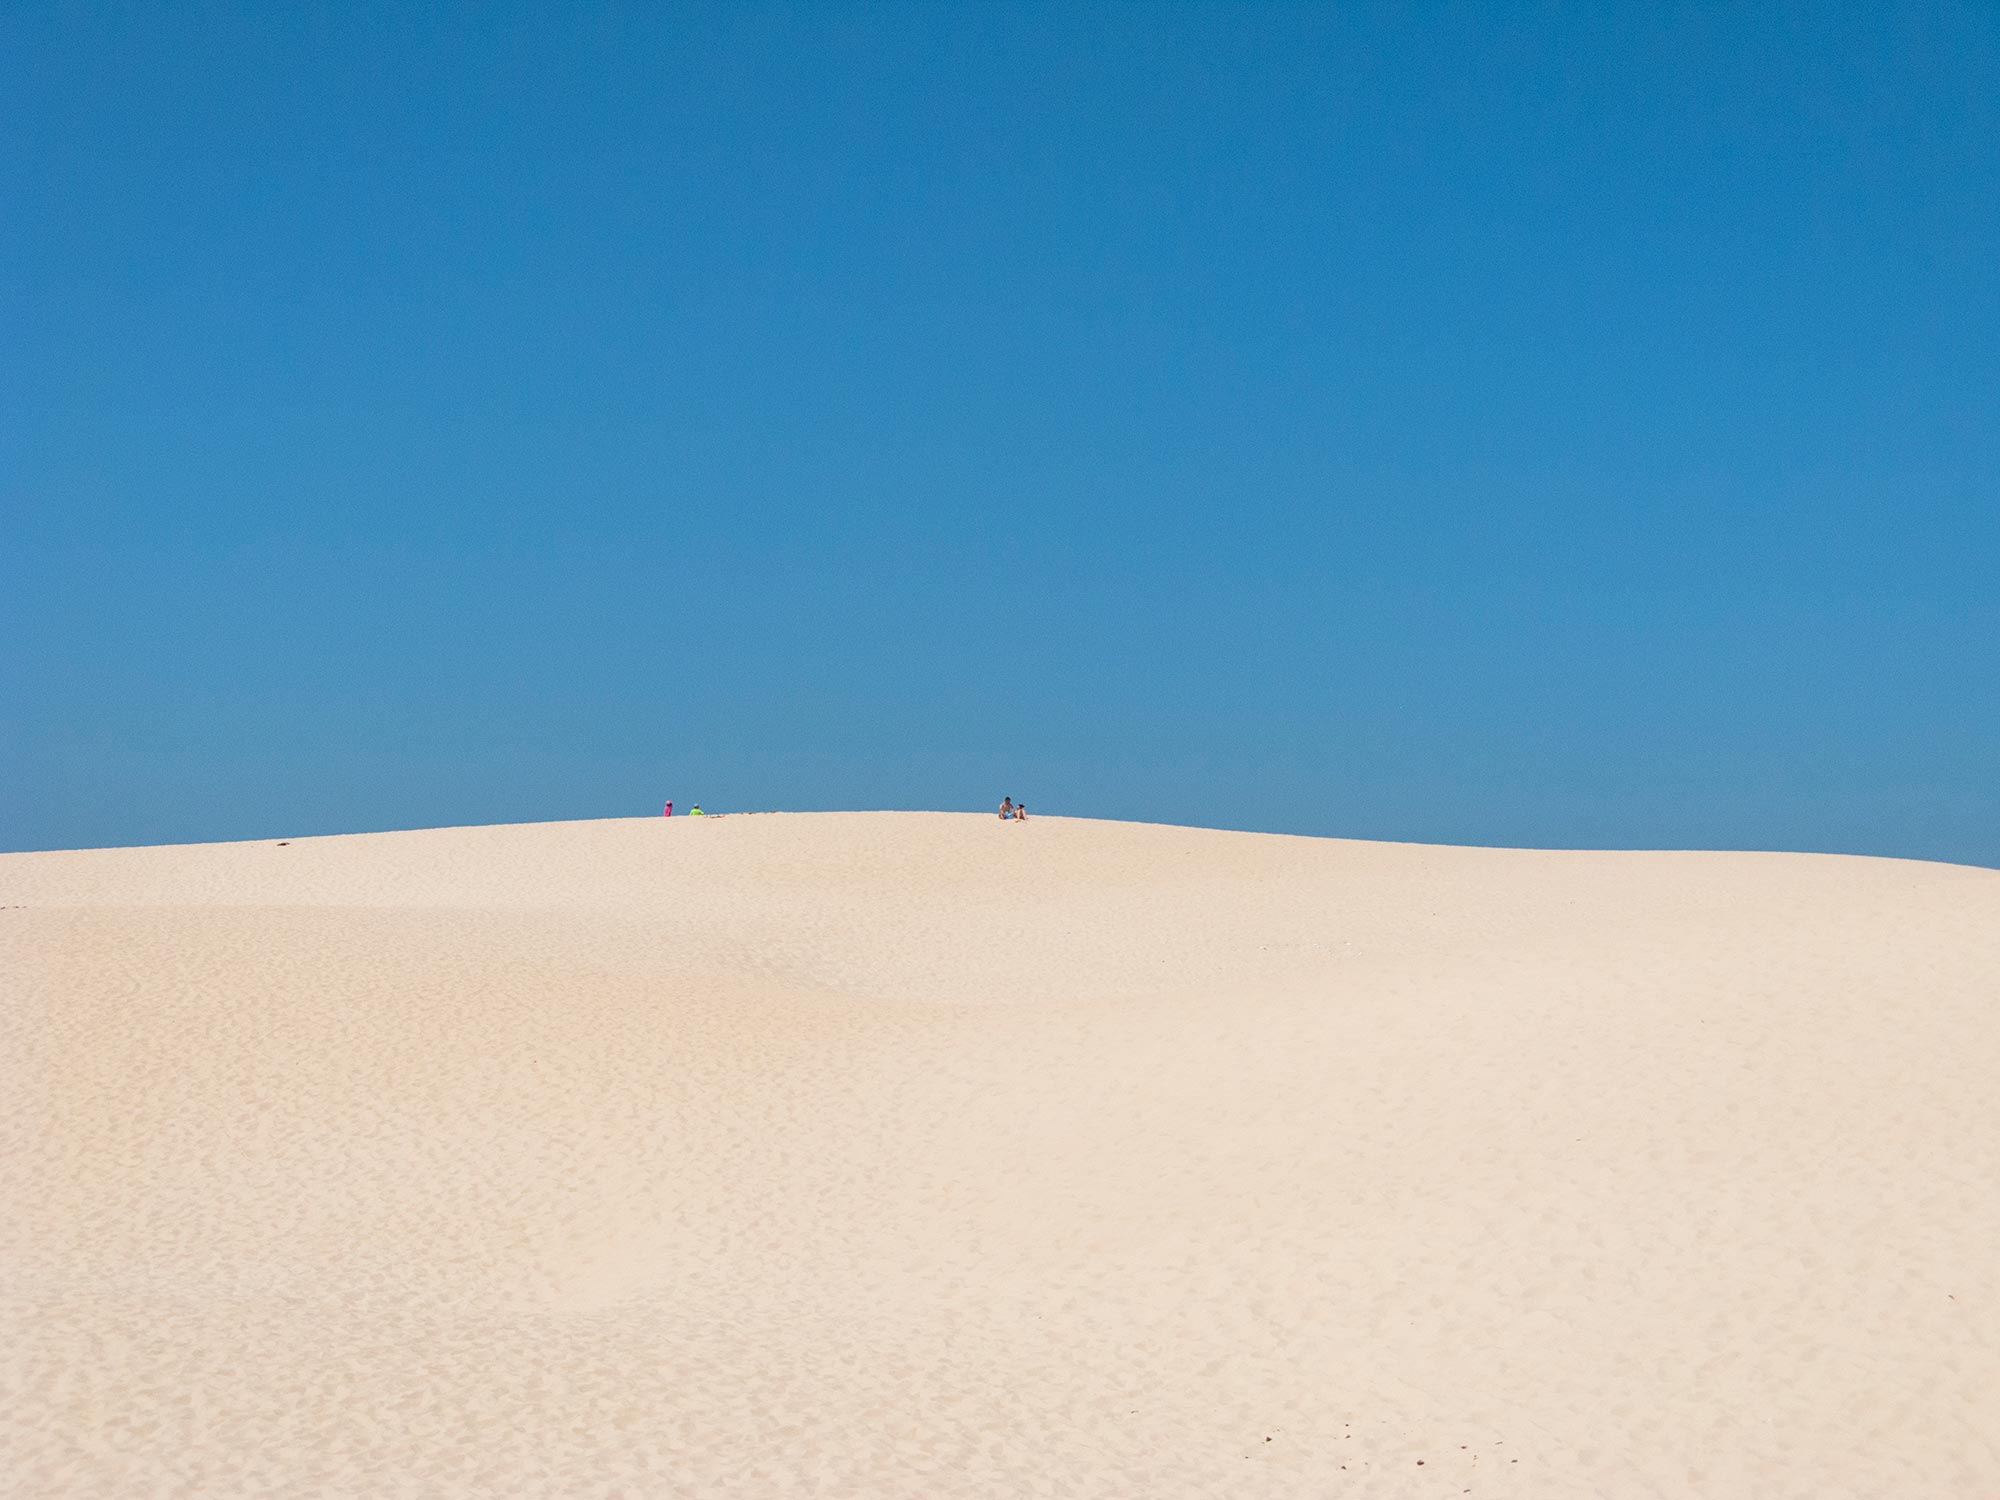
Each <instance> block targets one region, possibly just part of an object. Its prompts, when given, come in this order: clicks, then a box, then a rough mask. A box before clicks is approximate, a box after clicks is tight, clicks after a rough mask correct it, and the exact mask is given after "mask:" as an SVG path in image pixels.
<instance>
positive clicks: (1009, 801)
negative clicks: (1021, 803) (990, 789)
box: [1000, 797, 1014, 823]
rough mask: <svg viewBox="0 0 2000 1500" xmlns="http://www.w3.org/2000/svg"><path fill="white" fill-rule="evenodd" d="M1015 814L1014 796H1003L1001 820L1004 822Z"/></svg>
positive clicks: (1001, 800)
mask: <svg viewBox="0 0 2000 1500" xmlns="http://www.w3.org/2000/svg"><path fill="white" fill-rule="evenodd" d="M1013 816H1014V799H1013V798H1012V797H1002V798H1001V799H1000V821H1001V822H1003V823H1004V822H1006V821H1007V820H1008V819H1009V818H1011V817H1013Z"/></svg>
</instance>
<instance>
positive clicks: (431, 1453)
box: [0, 813, 2000, 1500]
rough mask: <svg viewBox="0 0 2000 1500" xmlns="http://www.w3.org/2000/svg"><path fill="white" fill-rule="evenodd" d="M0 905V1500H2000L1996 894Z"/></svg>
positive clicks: (968, 824)
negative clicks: (446, 1497)
mask: <svg viewBox="0 0 2000 1500" xmlns="http://www.w3.org/2000/svg"><path fill="white" fill-rule="evenodd" d="M0 907H4V908H5V909H4V910H0V964H4V972H5V974H6V975H7V976H8V982H7V985H6V991H5V996H4V1005H0V1038H3V1039H4V1042H5V1053H4V1058H5V1061H4V1064H0V1068H4V1073H0V1085H4V1092H3V1093H0V1097H4V1100H5V1102H4V1104H0V1119H4V1131H5V1154H4V1162H5V1167H4V1175H0V1219H4V1221H5V1226H4V1228H0V1254H4V1269H5V1274H4V1276H0V1298H4V1304H0V1305H4V1308H5V1313H4V1317H5V1325H4V1327H0V1337H4V1340H5V1342H6V1344H7V1345H8V1346H9V1347H10V1348H11V1349H12V1351H13V1352H12V1353H11V1354H9V1355H8V1356H7V1357H6V1359H5V1360H4V1362H0V1372H4V1377H5V1387H4V1389H0V1424H4V1441H0V1466H3V1467H0V1471H4V1472H7V1473H10V1474H12V1475H14V1476H16V1481H15V1482H16V1483H17V1484H19V1485H20V1486H21V1490H20V1492H21V1493H23V1494H33V1495H38V1496H39V1495H48V1496H125V1495H132V1496H137V1495H153V1494H160V1493H178V1494H189V1495H201V1496H240V1495H247V1494H262V1493H273V1494H276V1493H284V1494H288V1495H301V1496H310V1495H326V1496H332V1495H361V1494H366V1495H370V1496H395V1495H402V1494H410V1495H438V1494H464V1495H468V1496H471V1495H480V1496H487V1495H522V1496H539V1495H551V1494H562V1495H568V1496H582V1495H610V1494H614V1493H620V1492H623V1493H626V1494H630V1495H635V1496H636V1495H650V1494H662V1493H669V1492H672V1493H685V1494H689V1495H701V1496H732V1495H742V1496H772V1495H789V1494H799V1495H804V1494H813V1495H853V1496H910V1497H920V1496H921V1497H943V1496H994V1497H998V1496H1010V1497H1011V1496H1025V1495H1037V1494H1042V1495H1093V1496H1107V1497H1113V1496H1115V1497H1128V1496H1149V1497H1153V1496H1158V1497H1171V1496H1176V1495H1188V1496H1194V1495H1215V1494H1245V1495H1249V1494H1255V1495H1260V1496H1301V1497H1303V1496H1315V1497H1317V1496H1324V1495H1328V1494H1341V1493H1348V1492H1350V1488H1351V1491H1352V1492H1353V1493H1362V1494H1369V1495H1382V1496H1405V1495H1407V1496H1413V1497H1414V1496H1433V1495H1437V1496H1458V1495H1461V1494H1465V1493H1470V1494H1472V1495H1474V1496H1520V1497H1529V1496H1534V1497H1548V1496H1598V1495H1606V1496H1625V1495H1631V1496H1642V1495H1690V1494H1699V1495H1704V1496H1734V1495H1742V1496H1756V1497H1759V1500H1769V1497H1780V1496H1791V1495H1797V1496H1808V1495H1810V1496H1814V1497H1828V1496H1840V1495H1852V1496H1867V1497H1875V1496H1885V1495H1892V1494H1893V1495H1896V1496H1899V1497H1920V1496H1937V1497H1941V1500H1942V1497H1952V1500H1962V1497H1966V1496H1971V1495H1977V1494H1985V1493H2000V1302H1996V1299H1995V1297H1994V1294H1993V1288H1994V1286H1995V1285H1996V1283H2000V1248H1996V1247H2000V1195H1996V1193H1995V1192H1994V1184H1995V1183H1996V1182H2000V1088H1996V1086H1995V1085H1996V1080H2000V1007H1997V1006H1996V1001H2000V873H1995V872H1993V871H1987V870H1978V869H1971V868H1966V867H1957V866H1945V865H1927V864H1919V863H1911V862H1904V861H1894V860H1873V859H1858V858H1837V857H1830V856H1808V855H1779V854H1687V853H1597V852H1588V853H1586V852H1542V851H1529V850H1490V849H1457V848H1437V847H1427V846H1420V845H1394V844H1366V843H1355V842H1348V841H1341V840H1326V839H1305V838H1286V837H1277V836H1269V835H1253V834H1236V833H1222V832H1215V831H1209V830H1201V829H1187V828H1171V827H1161V826H1153V825H1136V824H1118V823H1104V822H1093V821H1088V820H1077V819H1063V818H1047V817H1038V818H1035V819H1032V820H1031V821H1029V822H1027V823H1025V824H1019V825H1015V824H1002V823H1000V822H999V820H997V819H995V818H993V817H992V816H990V815H984V816H978V815H954V814H907V813H867V814H796V815H781V814H770V815H754V816H743V815H739V816H733V817H727V818H709V819H703V820H698V821H697V820H683V819H675V820H673V821H671V822H669V821H666V820H662V819H632V820H613V821H604V822H593V823H566V824H536V825H521V826H514V827H495V828H461V829H440V830H431V831H424V832H415V833H396V834H373V835H355V836H348V837H339V838H306V839H294V840H290V841H287V842H285V843H282V844H281V843H279V842H277V841H269V842H260V843H245V844H226V845H196V846H186V847H177V848H157V849H118V850H89V851H77V852H68V853H49V854H14V855H0ZM1350 1480H1352V1481H1353V1484H1352V1486H1351V1487H1350V1486H1349V1484H1348V1483H1347V1481H1350Z"/></svg>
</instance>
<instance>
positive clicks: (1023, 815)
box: [1014, 802, 1028, 823]
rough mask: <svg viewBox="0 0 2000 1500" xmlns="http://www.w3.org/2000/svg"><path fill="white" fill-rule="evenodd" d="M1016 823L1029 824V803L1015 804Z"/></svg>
mask: <svg viewBox="0 0 2000 1500" xmlns="http://www.w3.org/2000/svg"><path fill="white" fill-rule="evenodd" d="M1014 821H1015V822H1016V823H1025V822H1027V821H1028V804H1027V803H1025V802H1016V803H1015V804H1014Z"/></svg>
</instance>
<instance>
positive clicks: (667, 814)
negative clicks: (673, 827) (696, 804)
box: [660, 802, 674, 818]
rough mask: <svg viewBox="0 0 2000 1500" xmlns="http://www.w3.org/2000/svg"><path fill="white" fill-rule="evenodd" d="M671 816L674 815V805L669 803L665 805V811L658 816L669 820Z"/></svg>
mask: <svg viewBox="0 0 2000 1500" xmlns="http://www.w3.org/2000/svg"><path fill="white" fill-rule="evenodd" d="M673 815H674V805H673V803H671V802H669V803H668V804H667V810H666V811H665V812H663V813H661V814H660V816H661V817H663V818H671V817H672V816H673Z"/></svg>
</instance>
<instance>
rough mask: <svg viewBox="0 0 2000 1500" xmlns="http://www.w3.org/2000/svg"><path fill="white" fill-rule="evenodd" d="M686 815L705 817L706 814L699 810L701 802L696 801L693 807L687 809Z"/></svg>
mask: <svg viewBox="0 0 2000 1500" xmlns="http://www.w3.org/2000/svg"><path fill="white" fill-rule="evenodd" d="M688 816H689V817H690V818H705V817H707V816H708V814H707V813H705V812H703V811H702V810H701V804H700V803H699V802H697V803H695V805H694V806H693V807H690V808H689V809H688Z"/></svg>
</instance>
